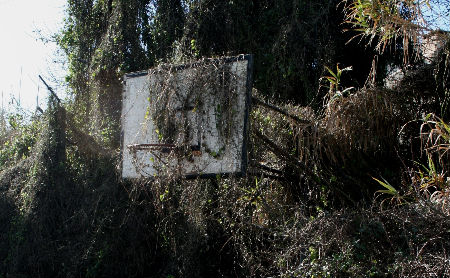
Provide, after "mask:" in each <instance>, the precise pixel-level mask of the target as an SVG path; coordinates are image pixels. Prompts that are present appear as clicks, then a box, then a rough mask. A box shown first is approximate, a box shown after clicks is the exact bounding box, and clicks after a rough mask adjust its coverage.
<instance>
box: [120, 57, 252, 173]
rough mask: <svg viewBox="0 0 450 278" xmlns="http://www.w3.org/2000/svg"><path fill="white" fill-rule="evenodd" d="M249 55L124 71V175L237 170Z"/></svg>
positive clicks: (242, 159) (243, 140) (242, 161)
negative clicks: (130, 71) (136, 71)
mask: <svg viewBox="0 0 450 278" xmlns="http://www.w3.org/2000/svg"><path fill="white" fill-rule="evenodd" d="M251 68H252V57H251V56H250V55H241V56H238V57H227V58H221V59H204V60H201V61H199V62H196V63H193V64H188V65H180V66H173V65H164V66H161V67H158V68H155V69H151V70H149V71H145V72H138V73H130V74H127V75H125V78H124V81H125V84H124V93H123V103H122V159H123V160H122V161H123V162H122V177H123V178H139V177H156V176H159V175H170V174H178V175H183V176H187V177H195V176H200V177H208V176H216V175H218V174H219V175H223V174H237V175H242V174H244V173H245V171H246V166H247V153H246V144H247V130H248V113H249V99H250V91H251Z"/></svg>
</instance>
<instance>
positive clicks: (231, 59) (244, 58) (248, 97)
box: [120, 55, 253, 179]
mask: <svg viewBox="0 0 450 278" xmlns="http://www.w3.org/2000/svg"><path fill="white" fill-rule="evenodd" d="M244 61H246V62H247V64H246V66H247V68H246V73H247V74H246V79H245V97H244V102H245V103H244V115H243V117H244V119H243V120H244V123H243V134H242V149H241V156H240V160H241V161H240V169H239V170H238V171H235V172H215V173H201V172H200V173H190V174H185V175H184V177H185V178H188V179H192V178H198V177H199V178H213V177H216V176H218V175H219V176H222V177H226V176H244V175H245V174H246V171H247V160H248V158H247V148H248V141H249V138H248V131H249V113H250V108H251V90H252V82H253V56H252V55H239V56H235V57H224V58H216V59H204V60H201V61H198V62H194V63H191V64H184V65H177V66H170V65H168V66H170V67H171V69H172V70H175V72H179V71H183V70H187V69H191V68H196V67H199V66H201V65H204V64H205V63H215V62H220V63H224V64H231V63H235V62H244ZM163 67H164V66H163ZM150 71H151V70H148V71H140V72H132V73H128V74H125V75H124V78H123V80H124V82H123V83H124V84H123V96H122V118H121V165H120V168H121V169H120V172H121V176H122V178H125V179H135V178H154V177H153V176H151V175H144V174H142V173H139V175H137V176H129V175H124V160H123V158H124V152H125V151H127V150H126V148H127V147H130V146H126V145H125V144H127V142H124V134H125V130H124V128H125V124H124V123H125V116H126V113H127V112H126V111H125V102H126V99H125V98H126V97H127V94H128V92H127V83H128V82H130V80H131V79H133V78H138V77H144V76H148V75H149V73H150ZM139 145H141V146H138V145H136V146H135V147H137V148H140V147H142V148H146V147H149V145H152V146H150V147H152V148H153V147H155V146H153V145H158V144H139ZM144 145H148V146H144ZM131 147H133V146H131ZM136 172H139V171H138V170H136Z"/></svg>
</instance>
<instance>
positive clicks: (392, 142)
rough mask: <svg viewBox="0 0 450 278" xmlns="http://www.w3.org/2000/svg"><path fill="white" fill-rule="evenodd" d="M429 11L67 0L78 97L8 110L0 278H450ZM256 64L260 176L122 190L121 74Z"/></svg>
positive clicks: (447, 84)
mask: <svg viewBox="0 0 450 278" xmlns="http://www.w3.org/2000/svg"><path fill="white" fill-rule="evenodd" d="M429 2H431V3H435V4H436V3H437V4H442V3H444V4H445V3H448V0H442V1H438V0H433V1H432V0H430V1H424V2H423V1H421V2H415V1H365V0H357V1H350V0H347V1H343V2H341V3H339V1H337V0H319V1H307V0H280V1H268V0H251V1H248V0H233V1H221V0H220V1H219V0H68V4H67V14H66V19H65V22H64V26H63V27H62V30H61V32H60V33H59V34H57V35H56V38H57V40H58V43H59V45H60V46H61V48H62V49H63V51H64V52H65V53H66V56H67V61H68V64H69V72H68V75H67V82H68V84H69V87H70V93H71V94H72V98H71V99H69V100H67V101H66V102H65V103H61V102H60V101H59V100H57V99H54V98H53V97H50V100H49V104H48V108H47V110H46V112H45V113H44V114H42V115H41V114H39V113H37V114H36V115H34V116H33V117H32V118H31V119H29V120H27V119H24V117H23V115H21V114H20V113H19V114H11V115H8V116H3V115H4V114H2V119H1V120H2V121H1V123H0V124H1V138H0V144H1V146H0V278H3V277H5V278H6V277H29V276H31V275H32V276H33V277H167V278H169V277H425V276H426V277H450V267H449V266H450V261H449V257H448V251H449V250H450V245H449V242H448V240H446V239H447V238H448V237H449V236H450V234H449V231H450V222H449V218H448V216H449V214H450V209H449V204H450V198H449V194H450V183H449V173H450V160H449V158H450V157H449V156H450V151H449V149H450V147H449V144H450V127H449V124H448V121H449V118H448V117H449V109H448V107H449V103H450V42H449V37H448V33H446V32H443V31H437V32H431V33H428V32H429V31H436V30H434V29H435V28H434V27H433V26H432V25H421V22H420V16H418V15H419V14H418V12H417V11H421V9H419V8H420V7H419V6H417V4H420V3H429ZM444 7H445V5H444ZM444 12H445V9H444ZM446 12H448V8H447V10H446ZM424 17H425V15H424ZM419 23H420V24H419ZM355 27H356V30H354V29H352V28H355ZM343 29H349V30H348V31H347V32H343ZM432 29H433V30H432ZM359 34H362V37H368V38H369V43H368V44H367V45H366V44H365V43H362V44H361V45H360V44H358V41H357V40H353V41H352V42H350V43H348V41H349V39H351V38H353V37H354V36H358V35H359ZM433 34H438V35H439V36H438V37H440V38H441V42H442V50H441V51H440V52H439V54H436V55H435V56H433V57H431V58H430V59H429V60H426V59H424V57H422V56H423V55H422V54H421V53H422V52H421V51H422V50H421V48H420V45H421V44H422V42H423V41H424V40H425V39H427V38H430V37H431V35H433ZM375 42H377V43H375ZM378 42H379V43H378ZM411 42H416V44H413V43H411ZM373 43H375V44H373ZM417 45H419V47H418V46H417ZM241 53H252V54H254V61H255V64H254V84H253V87H254V88H253V92H252V94H253V107H252V111H251V114H250V126H251V128H250V130H249V143H250V144H249V145H250V148H249V165H248V171H247V175H246V176H244V177H233V176H231V177H221V176H217V177H216V178H213V179H193V180H186V179H184V178H183V177H181V176H179V175H177V174H176V173H172V175H165V176H163V177H159V178H155V179H152V180H148V179H141V180H134V181H124V180H122V179H121V178H120V174H119V171H118V168H120V164H121V161H120V154H119V148H118V146H119V141H120V140H119V138H120V126H119V123H120V109H121V97H122V96H121V94H122V76H123V74H124V73H127V72H132V71H140V70H147V69H148V68H150V67H155V66H157V65H159V64H161V63H163V62H173V63H188V62H190V61H193V60H195V59H198V58H202V57H210V56H221V55H235V54H241ZM396 66H398V67H399V68H398V69H397V71H399V72H401V73H402V75H403V77H402V78H397V79H396V78H395V76H393V75H392V74H389V72H388V69H392V68H395V67H396ZM386 76H388V77H387V79H384V78H385V77H386ZM385 80H393V81H395V82H393V83H394V85H392V86H389V87H386V86H384V81H385ZM391 83H392V82H391ZM201 84H203V83H201ZM158 109H161V112H160V115H161V117H163V116H165V113H164V112H166V113H168V112H167V111H164V109H165V107H164V106H163V105H161V106H160V107H158Z"/></svg>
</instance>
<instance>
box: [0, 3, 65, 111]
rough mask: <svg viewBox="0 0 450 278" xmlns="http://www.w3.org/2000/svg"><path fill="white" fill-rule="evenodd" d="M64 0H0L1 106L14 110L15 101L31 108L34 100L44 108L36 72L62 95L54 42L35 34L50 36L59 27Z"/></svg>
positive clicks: (45, 93) (60, 68) (44, 93)
mask: <svg viewBox="0 0 450 278" xmlns="http://www.w3.org/2000/svg"><path fill="white" fill-rule="evenodd" d="M65 2H66V0H39V1H37V0H0V93H1V95H0V97H2V99H1V100H0V102H1V105H2V108H3V109H4V110H8V111H11V110H14V109H15V107H17V103H20V106H21V107H22V108H23V109H25V110H27V111H34V110H35V108H36V105H37V104H38V105H39V106H41V107H42V108H44V109H45V106H46V98H47V96H48V91H47V89H46V88H45V85H43V83H42V82H41V81H40V80H39V78H38V75H42V76H43V77H44V79H45V80H46V81H47V83H49V85H50V86H52V87H54V89H55V91H56V92H57V94H61V95H63V92H64V90H63V88H61V87H59V86H58V84H61V82H62V80H63V79H64V75H65V70H64V66H63V65H62V64H61V63H55V62H54V61H55V60H57V58H56V57H58V56H57V55H55V54H56V50H57V47H56V44H55V43H52V42H47V43H44V42H43V41H42V40H40V39H39V37H40V36H42V35H43V36H45V37H50V36H51V35H52V34H54V33H56V32H57V31H58V30H59V29H61V28H62V26H63V17H64V7H65ZM38 30H39V32H38ZM59 60H61V58H60V59H59ZM58 80H59V81H60V82H55V81H58ZM37 99H38V103H37Z"/></svg>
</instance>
